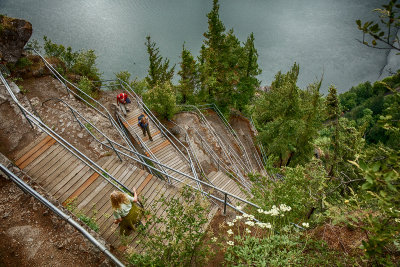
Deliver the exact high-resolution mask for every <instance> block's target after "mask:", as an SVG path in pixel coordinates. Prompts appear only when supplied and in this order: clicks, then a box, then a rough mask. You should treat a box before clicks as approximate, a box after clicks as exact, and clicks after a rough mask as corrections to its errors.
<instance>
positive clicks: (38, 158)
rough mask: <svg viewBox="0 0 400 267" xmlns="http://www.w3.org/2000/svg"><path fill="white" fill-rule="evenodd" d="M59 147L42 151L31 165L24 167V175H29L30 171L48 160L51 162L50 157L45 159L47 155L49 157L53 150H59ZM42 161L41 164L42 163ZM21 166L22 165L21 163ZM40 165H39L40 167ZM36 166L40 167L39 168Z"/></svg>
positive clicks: (55, 146)
mask: <svg viewBox="0 0 400 267" xmlns="http://www.w3.org/2000/svg"><path fill="white" fill-rule="evenodd" d="M59 147H60V146H59V145H54V146H51V147H49V149H47V150H46V151H44V152H43V153H42V154H41V155H39V156H38V157H37V158H36V159H35V160H33V161H32V162H31V163H29V164H28V165H27V166H25V168H24V171H25V172H26V173H28V174H29V175H31V174H30V170H31V169H34V168H36V169H37V168H40V167H41V166H43V165H44V164H45V163H46V162H48V161H49V160H51V157H47V156H48V155H50V154H51V153H52V152H53V151H54V150H56V149H59ZM42 161H43V162H42ZM22 164H23V163H22ZM40 164H41V165H40ZM37 165H40V166H39V167H38V166H37Z"/></svg>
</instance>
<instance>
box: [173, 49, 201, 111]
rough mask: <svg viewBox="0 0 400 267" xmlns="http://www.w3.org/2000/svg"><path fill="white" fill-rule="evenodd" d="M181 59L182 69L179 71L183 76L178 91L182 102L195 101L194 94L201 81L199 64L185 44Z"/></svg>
mask: <svg viewBox="0 0 400 267" xmlns="http://www.w3.org/2000/svg"><path fill="white" fill-rule="evenodd" d="M181 60H182V61H181V63H180V66H181V70H180V71H179V72H178V74H179V75H180V76H181V79H180V80H179V86H178V92H179V93H180V96H181V101H180V102H181V103H182V104H185V103H187V102H189V103H193V101H194V99H193V95H194V93H195V91H196V90H197V86H198V83H199V81H198V79H199V74H198V66H197V63H196V60H195V59H194V58H193V56H192V54H191V53H190V51H189V50H187V49H186V48H185V45H183V46H182V53H181Z"/></svg>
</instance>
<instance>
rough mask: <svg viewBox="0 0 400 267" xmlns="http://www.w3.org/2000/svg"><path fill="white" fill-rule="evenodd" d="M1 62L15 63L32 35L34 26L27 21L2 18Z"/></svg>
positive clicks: (0, 21) (0, 20)
mask: <svg viewBox="0 0 400 267" xmlns="http://www.w3.org/2000/svg"><path fill="white" fill-rule="evenodd" d="M0 25H1V26H2V31H1V34H0V54H1V58H0V60H4V61H6V62H11V63H15V62H17V61H18V59H19V58H20V57H21V54H22V51H23V48H24V46H25V44H26V43H27V42H28V40H29V38H30V37H31V35H32V24H31V23H30V22H28V21H26V20H21V19H14V18H10V17H6V16H2V17H0Z"/></svg>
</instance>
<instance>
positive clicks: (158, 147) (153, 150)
mask: <svg viewBox="0 0 400 267" xmlns="http://www.w3.org/2000/svg"><path fill="white" fill-rule="evenodd" d="M170 144H171V143H170V142H169V141H168V140H165V141H164V142H162V143H161V144H159V145H157V146H156V147H154V148H152V149H151V152H152V153H153V154H155V153H156V152H157V151H160V150H161V149H163V148H165V147H167V146H168V145H170ZM146 154H147V153H146Z"/></svg>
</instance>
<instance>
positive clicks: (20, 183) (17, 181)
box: [0, 163, 125, 267]
mask: <svg viewBox="0 0 400 267" xmlns="http://www.w3.org/2000/svg"><path fill="white" fill-rule="evenodd" d="M0 170H1V171H2V172H3V173H4V174H5V175H7V176H8V177H9V178H10V179H11V180H12V181H13V182H14V183H15V184H16V185H17V186H18V187H19V188H21V189H22V190H23V191H24V192H26V193H28V194H30V195H31V196H33V197H34V198H36V199H37V200H39V201H40V202H41V203H42V204H43V205H45V206H46V207H48V208H49V209H50V210H51V211H53V212H54V213H55V214H57V215H58V216H59V217H60V218H61V219H63V220H65V221H66V222H67V223H69V224H70V225H71V226H72V227H74V228H75V229H76V230H78V231H79V232H80V233H81V234H82V235H83V236H84V237H85V238H87V239H88V240H89V241H90V242H91V243H92V244H93V245H94V246H96V247H97V248H98V249H99V250H100V251H101V252H103V253H104V254H105V255H106V256H107V257H108V258H109V259H110V260H111V261H113V262H114V263H115V264H116V265H117V266H121V267H123V266H125V265H124V264H122V262H120V261H119V260H118V259H117V257H115V256H114V255H113V254H112V253H111V252H110V251H109V250H108V249H107V248H106V247H105V246H103V244H101V243H100V242H99V241H97V239H96V238H94V237H93V236H92V235H91V234H90V233H89V232H88V231H86V229H85V228H83V227H82V226H81V225H80V224H79V223H77V222H76V221H75V220H74V219H73V218H72V217H71V216H69V215H67V214H66V213H64V212H63V211H62V210H60V209H59V208H57V207H56V206H55V205H53V204H52V203H51V202H50V201H48V200H47V199H46V198H44V197H43V196H42V195H40V194H39V193H38V192H36V191H35V190H34V189H33V188H32V187H30V186H29V185H28V184H26V183H25V182H24V181H23V180H22V179H20V178H19V177H18V176H16V175H15V174H14V173H12V172H11V171H10V170H8V169H7V168H6V167H5V166H3V165H2V164H1V163H0Z"/></svg>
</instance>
